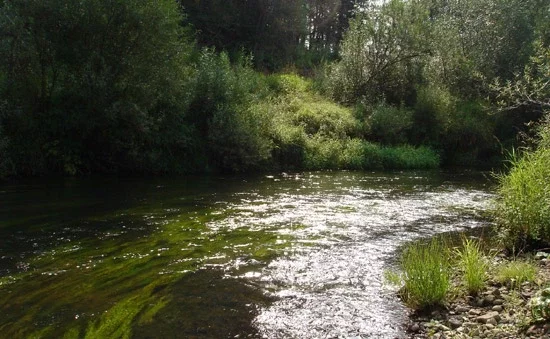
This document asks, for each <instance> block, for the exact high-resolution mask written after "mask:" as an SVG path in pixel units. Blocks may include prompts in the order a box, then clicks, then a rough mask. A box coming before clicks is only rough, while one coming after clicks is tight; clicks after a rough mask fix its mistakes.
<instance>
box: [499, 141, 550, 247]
mask: <svg viewBox="0 0 550 339" xmlns="http://www.w3.org/2000/svg"><path fill="white" fill-rule="evenodd" d="M548 178H550V149H549V148H540V149H538V150H536V151H534V152H532V153H525V154H524V155H523V156H521V157H520V158H519V159H516V160H512V168H511V170H510V172H509V173H508V174H506V175H501V176H500V177H499V181H500V182H499V189H498V197H497V206H496V210H495V213H496V217H497V221H498V225H499V229H500V231H501V233H502V235H503V238H504V241H505V245H506V246H508V247H514V246H524V245H528V244H529V243H532V242H536V241H542V242H544V243H546V244H548V243H550V180H548Z"/></svg>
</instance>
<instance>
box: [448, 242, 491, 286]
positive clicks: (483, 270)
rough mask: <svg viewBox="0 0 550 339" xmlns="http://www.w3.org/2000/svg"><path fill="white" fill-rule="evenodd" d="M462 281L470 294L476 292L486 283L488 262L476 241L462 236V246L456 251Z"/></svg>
mask: <svg viewBox="0 0 550 339" xmlns="http://www.w3.org/2000/svg"><path fill="white" fill-rule="evenodd" d="M456 254H457V256H458V266H459V268H460V271H461V275H462V281H463V284H464V286H465V288H466V290H467V292H468V293H469V294H471V295H476V294H478V293H479V292H480V291H481V290H483V288H484V287H485V286H486V284H487V270H488V269H489V264H488V261H487V258H486V257H485V255H484V253H483V251H482V250H481V246H480V244H479V242H478V241H475V240H472V239H468V238H466V237H464V238H463V239H462V248H461V249H458V250H457V251H456Z"/></svg>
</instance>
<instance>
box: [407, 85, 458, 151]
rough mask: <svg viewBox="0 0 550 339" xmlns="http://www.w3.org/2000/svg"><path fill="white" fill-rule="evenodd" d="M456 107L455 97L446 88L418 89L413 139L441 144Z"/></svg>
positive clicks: (421, 142) (429, 87)
mask: <svg viewBox="0 0 550 339" xmlns="http://www.w3.org/2000/svg"><path fill="white" fill-rule="evenodd" d="M454 107H455V99H454V98H453V96H452V95H451V94H450V93H449V91H447V90H446V89H444V88H441V87H438V86H425V87H421V88H419V89H418V91H417V97H416V105H415V106H414V114H413V128H412V139H413V141H414V143H416V144H430V145H439V142H440V139H441V137H442V136H444V135H445V132H446V129H447V126H448V125H449V120H450V116H451V114H452V112H453V111H454Z"/></svg>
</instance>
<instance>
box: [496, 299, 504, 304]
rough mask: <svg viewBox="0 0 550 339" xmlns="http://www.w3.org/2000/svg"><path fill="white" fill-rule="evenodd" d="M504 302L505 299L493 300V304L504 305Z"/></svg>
mask: <svg viewBox="0 0 550 339" xmlns="http://www.w3.org/2000/svg"><path fill="white" fill-rule="evenodd" d="M503 304H504V300H503V299H495V300H494V301H493V305H503Z"/></svg>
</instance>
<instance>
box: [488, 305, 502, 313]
mask: <svg viewBox="0 0 550 339" xmlns="http://www.w3.org/2000/svg"><path fill="white" fill-rule="evenodd" d="M503 309H504V308H503V307H502V305H495V306H493V308H491V310H492V311H495V312H502V310H503Z"/></svg>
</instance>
